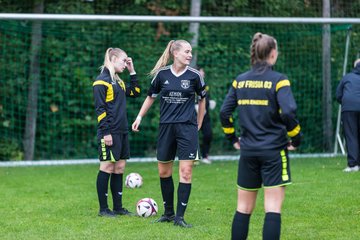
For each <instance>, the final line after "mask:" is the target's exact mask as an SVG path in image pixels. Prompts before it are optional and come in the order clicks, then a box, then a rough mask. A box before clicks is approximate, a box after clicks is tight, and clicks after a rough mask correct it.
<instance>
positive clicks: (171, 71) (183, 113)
mask: <svg viewBox="0 0 360 240" xmlns="http://www.w3.org/2000/svg"><path fill="white" fill-rule="evenodd" d="M191 59H192V47H191V45H190V44H189V43H188V42H187V41H185V40H172V41H170V42H169V43H168V45H167V47H166V49H165V51H164V52H163V54H162V56H161V57H160V59H159V60H158V62H157V63H156V65H155V67H154V69H153V70H152V71H151V72H150V74H151V75H152V76H153V79H152V81H151V85H150V88H149V91H148V96H147V98H146V99H145V101H144V103H143V105H142V107H141V109H140V111H139V114H138V116H137V118H136V120H135V121H134V123H133V124H132V129H133V131H139V126H140V123H141V120H142V118H143V117H144V116H145V114H146V113H147V111H148V110H149V108H150V107H151V106H152V104H153V103H154V101H155V98H156V97H157V96H158V95H159V98H160V125H159V135H158V139H157V159H158V170H159V176H160V186H161V193H162V197H163V202H164V208H165V213H164V214H163V215H162V216H161V217H160V218H159V219H158V220H157V222H174V225H175V226H180V227H184V228H189V227H192V225H191V224H188V223H187V222H185V220H184V214H185V210H186V207H187V205H188V201H189V197H190V192H191V179H192V168H193V161H194V160H195V159H196V158H197V154H198V130H199V129H200V128H201V125H202V121H203V117H204V112H205V96H206V90H205V87H206V86H205V82H204V79H203V78H202V76H201V74H200V73H199V71H197V70H196V69H193V68H191V67H189V64H190V62H191ZM170 60H173V63H172V64H171V65H167V64H168V62H169V61H170ZM196 96H198V97H199V98H200V100H199V111H198V114H196V111H195V97H196ZM176 152H177V153H178V158H179V177H180V179H179V185H178V188H177V196H178V199H177V207H176V212H175V211H174V191H175V190H174V182H173V178H172V173H173V163H174V159H175V154H176Z"/></svg>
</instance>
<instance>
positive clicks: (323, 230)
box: [0, 158, 360, 240]
mask: <svg viewBox="0 0 360 240" xmlns="http://www.w3.org/2000/svg"><path fill="white" fill-rule="evenodd" d="M344 166H345V159H344V158H312V159H293V160H292V162H291V167H292V178H293V184H292V185H290V186H289V187H288V188H287V192H286V200H285V204H284V207H283V214H282V239H360V230H359V229H360V228H359V224H360V172H359V173H350V174H346V173H343V172H342V169H343V168H344ZM97 172H98V166H97V165H70V166H47V167H17V168H15V167H14V168H13V167H10V168H0V189H1V191H0V196H1V197H0V215H1V217H0V239H17V240H18V239H125V240H127V239H147V240H148V239H164V240H165V239H171V240H175V239H181V240H187V239H197V240H198V239H230V228H231V222H232V217H233V214H234V210H235V208H236V172H237V162H236V161H228V162H226V161H224V162H220V161H218V162H214V163H213V164H212V165H199V166H196V167H195V168H194V174H193V185H192V193H191V196H190V201H189V205H188V209H187V212H186V215H185V219H186V221H187V222H189V223H192V224H193V225H194V227H193V228H191V229H182V228H178V227H174V226H173V225H172V224H170V223H162V224H156V223H152V221H153V220H154V219H155V217H151V218H139V217H127V216H122V217H117V218H114V219H109V218H100V217H98V216H97V212H98V203H97V195H96V189H95V181H96V175H97ZM126 172H127V173H130V172H138V173H140V174H141V175H142V176H143V178H144V185H143V187H142V188H139V189H124V193H123V196H124V197H123V202H124V207H127V208H128V209H129V210H132V211H135V204H136V202H137V201H138V200H139V199H141V198H144V197H151V198H153V199H155V201H156V202H157V203H158V204H159V205H160V211H159V214H161V213H162V199H161V193H160V187H159V179H158V176H157V165H156V163H129V164H128V165H127V171H126ZM174 180H175V186H176V187H177V183H178V174H177V167H176V174H175V175H174ZM110 195H111V194H110ZM109 200H111V197H110V196H109ZM109 203H110V201H109ZM110 206H111V205H110ZM263 218H264V214H263V192H262V191H260V192H259V198H258V201H257V208H256V210H255V212H254V213H253V215H252V217H251V225H250V232H249V239H261V231H262V224H263Z"/></svg>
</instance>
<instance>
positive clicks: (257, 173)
mask: <svg viewBox="0 0 360 240" xmlns="http://www.w3.org/2000/svg"><path fill="white" fill-rule="evenodd" d="M237 184H238V187H239V188H240V189H243V190H250V191H251V190H254V191H255V190H258V189H259V188H261V185H263V186H264V188H267V187H278V186H285V185H289V184H291V174H290V162H289V157H288V151H287V150H286V149H284V150H280V151H274V152H271V153H269V154H267V155H264V156H243V155H241V157H240V161H239V168H238V180H237Z"/></svg>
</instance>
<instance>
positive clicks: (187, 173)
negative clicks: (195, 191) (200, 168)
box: [180, 168, 192, 182]
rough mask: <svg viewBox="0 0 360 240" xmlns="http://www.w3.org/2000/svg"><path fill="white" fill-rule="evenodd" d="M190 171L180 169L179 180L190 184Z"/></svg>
mask: <svg viewBox="0 0 360 240" xmlns="http://www.w3.org/2000/svg"><path fill="white" fill-rule="evenodd" d="M191 177H192V169H191V168H182V169H180V178H181V179H182V180H183V181H184V182H191Z"/></svg>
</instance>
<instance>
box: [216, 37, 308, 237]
mask: <svg viewBox="0 0 360 240" xmlns="http://www.w3.org/2000/svg"><path fill="white" fill-rule="evenodd" d="M277 57H278V51H277V42H276V40H275V39H274V38H273V37H271V36H269V35H266V34H262V33H256V34H255V35H254V36H253V39H252V44H251V65H252V68H251V69H250V70H249V71H247V72H245V73H242V74H240V75H239V76H237V78H236V80H234V81H233V83H232V86H231V87H230V90H229V92H228V94H227V96H226V98H225V100H224V103H223V105H222V107H221V113H220V117H221V123H222V126H223V130H224V133H225V135H226V136H227V138H228V139H229V140H230V141H231V142H232V143H233V145H234V147H235V148H236V149H240V146H241V156H240V161H239V168H238V180H237V184H238V200H237V210H236V213H235V216H234V219H233V223H232V239H236V240H238V239H246V238H247V235H248V229H249V220H250V216H251V213H252V211H253V209H254V207H255V202H256V196H257V192H258V189H260V188H261V187H262V185H263V186H264V198H265V200H264V201H265V203H264V205H265V220H264V226H263V239H279V238H280V229H281V207H282V203H283V200H284V196H285V186H286V185H289V184H291V176H290V165H289V158H288V150H293V149H294V148H296V147H298V146H299V145H300V140H301V132H300V125H299V121H298V120H297V118H296V103H295V100H294V97H293V94H292V92H291V88H290V81H289V80H288V78H287V77H286V76H285V75H283V74H281V73H279V72H276V71H274V70H273V65H274V64H275V63H276V60H277ZM235 108H237V109H238V117H239V126H240V127H241V138H240V142H239V139H238V138H237V137H236V136H235V129H234V125H233V120H232V112H233V111H234V110H235ZM288 137H290V138H291V141H289V140H288Z"/></svg>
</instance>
